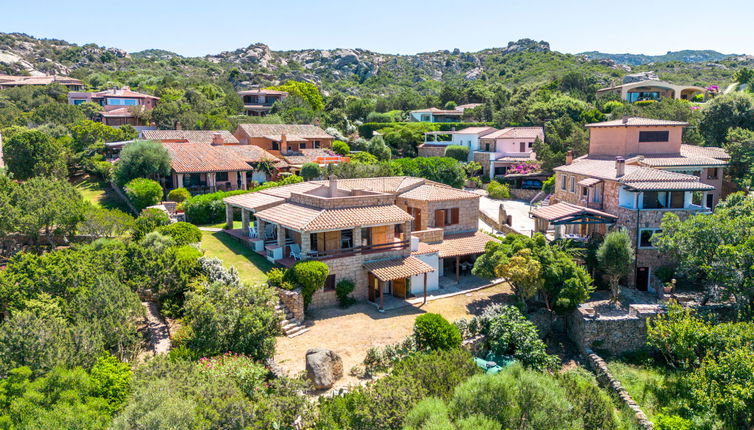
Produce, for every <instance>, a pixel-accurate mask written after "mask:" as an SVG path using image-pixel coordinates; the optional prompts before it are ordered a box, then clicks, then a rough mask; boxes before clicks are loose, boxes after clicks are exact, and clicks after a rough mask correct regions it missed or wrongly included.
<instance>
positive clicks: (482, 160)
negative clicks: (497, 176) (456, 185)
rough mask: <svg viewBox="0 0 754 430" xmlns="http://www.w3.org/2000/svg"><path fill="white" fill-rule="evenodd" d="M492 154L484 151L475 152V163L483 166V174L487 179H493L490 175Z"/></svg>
mask: <svg viewBox="0 0 754 430" xmlns="http://www.w3.org/2000/svg"><path fill="white" fill-rule="evenodd" d="M490 154H491V153H489V152H483V151H474V161H476V162H477V163H479V164H481V165H482V174H483V175H484V177H485V178H491V177H492V176H491V175H490V166H491V165H492V163H491V162H490Z"/></svg>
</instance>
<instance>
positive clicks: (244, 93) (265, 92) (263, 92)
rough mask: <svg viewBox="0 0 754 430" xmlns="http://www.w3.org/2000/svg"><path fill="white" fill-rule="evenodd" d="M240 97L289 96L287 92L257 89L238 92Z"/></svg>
mask: <svg viewBox="0 0 754 430" xmlns="http://www.w3.org/2000/svg"><path fill="white" fill-rule="evenodd" d="M238 95H239V96H255V95H265V96H266V95H270V96H282V95H286V96H287V95H288V92H287V91H278V90H267V89H264V88H255V89H253V90H243V91H239V92H238Z"/></svg>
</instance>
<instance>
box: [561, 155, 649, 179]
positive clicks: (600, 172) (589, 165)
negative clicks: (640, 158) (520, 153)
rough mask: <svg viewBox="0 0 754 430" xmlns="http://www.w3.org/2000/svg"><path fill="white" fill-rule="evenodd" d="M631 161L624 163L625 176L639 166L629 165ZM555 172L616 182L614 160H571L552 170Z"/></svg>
mask: <svg viewBox="0 0 754 430" xmlns="http://www.w3.org/2000/svg"><path fill="white" fill-rule="evenodd" d="M630 161H631V160H627V161H626V168H625V172H624V173H625V174H628V173H630V172H631V171H633V169H637V168H638V167H639V166H636V165H635V164H629V162H630ZM553 170H555V171H556V172H566V173H574V174H576V175H584V176H591V177H593V178H599V179H611V180H617V179H618V178H617V177H616V173H617V172H616V170H615V159H608V158H591V157H580V158H577V159H575V160H573V163H571V164H567V165H563V166H558V167H556V168H554V169H553Z"/></svg>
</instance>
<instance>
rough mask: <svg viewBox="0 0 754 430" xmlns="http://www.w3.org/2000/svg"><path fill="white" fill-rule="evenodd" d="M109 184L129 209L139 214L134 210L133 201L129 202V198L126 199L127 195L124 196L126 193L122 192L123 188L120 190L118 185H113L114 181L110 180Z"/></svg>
mask: <svg viewBox="0 0 754 430" xmlns="http://www.w3.org/2000/svg"><path fill="white" fill-rule="evenodd" d="M110 186H111V187H112V188H113V190H114V191H115V194H117V195H118V197H119V198H120V199H121V200H123V201H124V202H125V203H126V206H128V208H129V209H131V212H133V213H134V214H135V215H139V211H137V210H136V206H134V205H133V203H131V200H128V197H126V195H125V194H123V190H121V189H120V187H118V186H117V185H115V182H110Z"/></svg>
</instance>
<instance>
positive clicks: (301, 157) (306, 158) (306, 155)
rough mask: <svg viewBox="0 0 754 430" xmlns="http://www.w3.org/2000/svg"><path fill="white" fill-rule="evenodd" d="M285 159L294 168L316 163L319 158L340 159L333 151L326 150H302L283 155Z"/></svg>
mask: <svg viewBox="0 0 754 430" xmlns="http://www.w3.org/2000/svg"><path fill="white" fill-rule="evenodd" d="M281 156H282V157H283V159H284V160H285V161H286V162H288V164H291V165H293V166H301V165H303V164H305V163H314V162H316V161H317V159H318V158H325V157H338V155H337V154H335V153H334V152H332V151H328V150H326V149H300V150H298V151H297V152H293V153H290V154H281ZM343 160H344V161H345V158H343Z"/></svg>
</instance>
